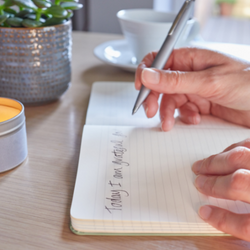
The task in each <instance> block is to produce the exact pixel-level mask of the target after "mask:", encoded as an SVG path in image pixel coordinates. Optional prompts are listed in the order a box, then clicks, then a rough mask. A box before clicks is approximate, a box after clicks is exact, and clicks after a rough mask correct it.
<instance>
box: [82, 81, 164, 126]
mask: <svg viewBox="0 0 250 250" xmlns="http://www.w3.org/2000/svg"><path fill="white" fill-rule="evenodd" d="M137 95H138V91H136V90H135V87H134V83H132V82H95V83H94V84H93V86H92V91H91V96H90V101H89V107H88V112H87V117H86V124H88V125H119V126H143V127H157V126H159V124H160V119H159V115H158V114H157V115H156V116H155V117H154V118H152V119H148V118H147V117H146V115H145V112H144V110H143V108H140V109H139V110H138V111H137V113H136V115H134V116H132V109H133V107H134V103H135V100H136V98H137Z"/></svg>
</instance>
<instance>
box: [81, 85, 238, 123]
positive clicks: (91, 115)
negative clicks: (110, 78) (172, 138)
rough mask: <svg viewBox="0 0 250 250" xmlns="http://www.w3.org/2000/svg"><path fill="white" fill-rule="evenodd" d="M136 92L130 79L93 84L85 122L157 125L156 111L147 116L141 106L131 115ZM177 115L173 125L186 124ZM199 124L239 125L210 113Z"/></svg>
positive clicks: (176, 114)
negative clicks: (128, 80) (149, 116)
mask: <svg viewBox="0 0 250 250" xmlns="http://www.w3.org/2000/svg"><path fill="white" fill-rule="evenodd" d="M137 95H138V91H136V90H135V88H134V83H133V82H95V83H94V84H93V86H92V91H91V96H90V101H89V107H88V112H87V117H86V124H88V125H116V126H117V125H119V126H136V127H152V128H153V127H160V118H159V113H157V114H156V115H155V116H154V117H153V118H151V119H148V118H147V117H146V115H145V112H144V110H143V108H142V107H141V108H140V109H139V110H138V111H137V112H136V114H134V115H132V109H133V106H134V104H135V100H136V98H137ZM177 116H178V112H177V111H176V112H175V117H176V125H177V126H187V125H186V124H184V123H182V122H181V121H180V120H179V119H178V117H177ZM199 126H202V127H204V128H207V127H209V128H210V127H211V128H218V127H225V126H227V127H228V126H231V127H238V126H237V125H234V124H230V123H228V122H225V121H223V120H221V119H218V118H216V117H212V116H203V117H202V119H201V123H200V125H199ZM189 127H196V125H189Z"/></svg>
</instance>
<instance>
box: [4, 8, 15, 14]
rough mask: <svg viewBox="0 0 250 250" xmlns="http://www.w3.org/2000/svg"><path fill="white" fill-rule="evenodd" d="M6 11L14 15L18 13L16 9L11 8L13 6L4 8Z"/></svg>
mask: <svg viewBox="0 0 250 250" xmlns="http://www.w3.org/2000/svg"><path fill="white" fill-rule="evenodd" d="M4 12H7V13H8V14H13V15H16V11H15V10H13V9H11V8H5V9H4Z"/></svg>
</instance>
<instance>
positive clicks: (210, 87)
mask: <svg viewBox="0 0 250 250" xmlns="http://www.w3.org/2000/svg"><path fill="white" fill-rule="evenodd" d="M156 54H157V53H156V52H152V53H150V54H148V55H147V56H146V57H145V58H144V59H143V60H142V62H141V63H140V64H139V66H138V68H137V71H136V78H135V87H136V89H137V90H139V89H140V88H141V84H143V85H145V86H146V87H147V88H149V89H151V90H152V91H151V93H150V94H149V96H148V97H147V99H146V100H145V101H144V103H143V107H144V109H145V112H146V115H147V117H149V118H150V117H153V116H154V115H155V114H156V113H157V110H158V108H159V107H158V98H159V95H160V93H163V94H164V95H163V97H162V101H161V105H160V118H161V122H162V129H163V130H164V131H168V130H170V129H171V128H172V127H173V126H174V121H175V120H174V111H175V109H176V108H178V109H179V113H180V118H181V120H182V121H183V122H185V123H188V124H198V123H199V122H200V119H201V118H200V114H211V115H214V116H217V117H220V118H222V119H225V120H227V121H230V122H233V123H237V124H240V125H244V126H248V127H250V98H249V97H250V63H248V62H244V61H239V60H236V59H233V58H230V57H228V56H225V55H223V54H220V53H217V52H213V51H209V50H205V49H196V48H182V49H177V50H174V51H173V53H172V54H171V56H170V58H169V60H168V62H167V63H166V65H165V67H164V70H158V69H149V68H147V67H150V65H151V64H152V62H153V60H154V58H155V56H156Z"/></svg>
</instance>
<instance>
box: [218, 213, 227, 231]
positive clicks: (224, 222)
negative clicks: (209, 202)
mask: <svg viewBox="0 0 250 250" xmlns="http://www.w3.org/2000/svg"><path fill="white" fill-rule="evenodd" d="M217 228H218V229H219V230H221V231H223V232H226V231H227V230H226V229H227V212H226V211H225V212H223V213H222V215H221V217H220V219H219V220H218V222H217Z"/></svg>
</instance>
